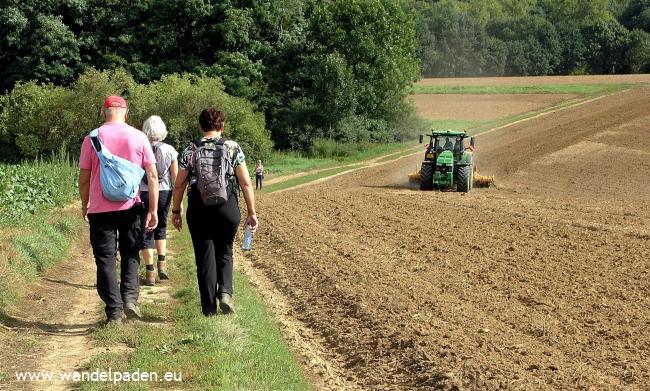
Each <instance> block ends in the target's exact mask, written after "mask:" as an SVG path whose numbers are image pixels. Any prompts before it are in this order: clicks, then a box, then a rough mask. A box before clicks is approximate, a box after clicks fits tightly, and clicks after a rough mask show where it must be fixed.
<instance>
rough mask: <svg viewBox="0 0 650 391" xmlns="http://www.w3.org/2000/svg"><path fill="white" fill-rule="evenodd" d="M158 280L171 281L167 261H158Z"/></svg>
mask: <svg viewBox="0 0 650 391" xmlns="http://www.w3.org/2000/svg"><path fill="white" fill-rule="evenodd" d="M158 278H159V279H161V280H169V274H168V273H167V261H158Z"/></svg>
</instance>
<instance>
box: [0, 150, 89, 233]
mask: <svg viewBox="0 0 650 391" xmlns="http://www.w3.org/2000/svg"><path fill="white" fill-rule="evenodd" d="M77 174H78V168H77V167H76V165H75V164H73V163H72V161H71V160H70V159H69V158H68V157H67V156H66V155H64V154H59V155H58V156H56V157H54V158H53V159H51V160H50V161H43V160H36V161H34V162H32V163H25V164H21V165H0V227H2V226H7V225H13V224H16V223H17V222H19V221H20V220H22V219H25V217H26V216H28V215H33V214H36V212H40V211H43V210H45V209H48V208H51V207H54V206H63V205H66V204H67V203H68V202H69V201H70V200H71V199H72V198H73V197H74V196H75V195H76V194H77V190H76V181H77Z"/></svg>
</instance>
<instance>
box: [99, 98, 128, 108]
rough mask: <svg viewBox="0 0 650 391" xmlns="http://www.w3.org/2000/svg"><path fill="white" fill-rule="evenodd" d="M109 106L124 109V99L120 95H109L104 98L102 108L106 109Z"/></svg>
mask: <svg viewBox="0 0 650 391" xmlns="http://www.w3.org/2000/svg"><path fill="white" fill-rule="evenodd" d="M110 107H119V108H122V109H126V108H127V106H126V101H125V100H124V98H122V97H121V96H117V95H111V96H109V97H108V98H106V99H105V100H104V108H105V109H108V108H110Z"/></svg>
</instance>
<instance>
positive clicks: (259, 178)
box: [255, 174, 264, 190]
mask: <svg viewBox="0 0 650 391" xmlns="http://www.w3.org/2000/svg"><path fill="white" fill-rule="evenodd" d="M263 179H264V175H257V174H256V175H255V190H257V189H261V188H262V180H263Z"/></svg>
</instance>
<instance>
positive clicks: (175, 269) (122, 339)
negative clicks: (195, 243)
mask: <svg viewBox="0 0 650 391" xmlns="http://www.w3.org/2000/svg"><path fill="white" fill-rule="evenodd" d="M169 246H170V248H171V249H173V251H174V252H175V253H176V254H177V257H176V258H174V259H170V262H169V267H170V272H171V276H172V279H171V280H170V282H168V283H171V284H172V285H173V288H174V291H175V293H174V300H172V301H166V302H165V303H164V304H162V303H158V304H148V305H143V306H142V311H143V315H144V316H145V319H146V320H148V321H151V322H163V321H164V322H166V324H165V325H160V324H154V323H152V324H147V323H146V322H145V323H140V324H133V323H131V324H129V323H127V324H125V325H123V326H121V327H106V328H103V329H100V330H99V331H97V332H96V333H95V337H96V339H97V341H98V342H99V343H100V344H101V345H104V346H113V345H118V344H119V345H125V346H127V347H129V348H131V349H132V352H131V353H127V354H123V353H122V354H115V353H103V354H100V355H99V356H96V357H95V358H94V359H93V360H92V361H91V362H90V363H89V364H88V365H87V366H86V368H87V370H90V371H92V370H95V368H100V369H104V370H107V369H108V368H111V369H112V370H113V371H116V370H117V371H131V372H132V371H135V370H137V369H140V370H141V371H156V372H158V373H161V374H162V373H165V372H167V371H171V372H181V373H182V377H183V381H182V383H148V384H147V383H139V384H138V383H123V384H120V385H116V386H112V388H111V387H109V386H108V385H107V384H105V383H92V382H89V383H84V384H82V387H81V389H82V390H105V389H120V390H121V389H128V390H140V389H142V390H146V389H160V388H173V389H183V390H308V389H309V383H308V382H307V380H306V379H305V377H304V376H303V374H302V372H301V369H300V367H299V365H298V364H297V363H296V360H295V359H294V357H293V355H292V353H291V352H290V351H289V349H288V348H287V345H286V344H285V343H284V341H283V339H282V337H281V335H280V332H279V331H278V328H277V326H276V325H275V323H274V321H273V319H272V317H271V315H270V314H269V313H268V312H267V310H266V309H265V307H264V305H263V304H262V302H261V300H260V298H259V297H258V296H257V294H256V293H255V291H254V289H253V288H252V287H251V286H250V284H249V283H248V282H247V280H246V279H245V278H243V277H242V276H241V275H240V274H238V273H236V275H235V304H236V306H237V314H236V315H234V316H230V315H217V316H213V317H209V318H206V317H204V316H203V315H202V314H201V310H200V301H199V294H198V287H197V282H196V271H195V270H196V267H195V263H194V254H193V251H192V244H191V240H190V237H189V234H188V232H187V229H184V230H183V232H181V233H177V234H176V235H175V236H174V237H173V238H172V239H170V242H169ZM235 265H237V259H235ZM141 294H142V295H143V296H148V295H149V294H147V293H146V289H143V292H142V293H141ZM170 321H171V323H170Z"/></svg>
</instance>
